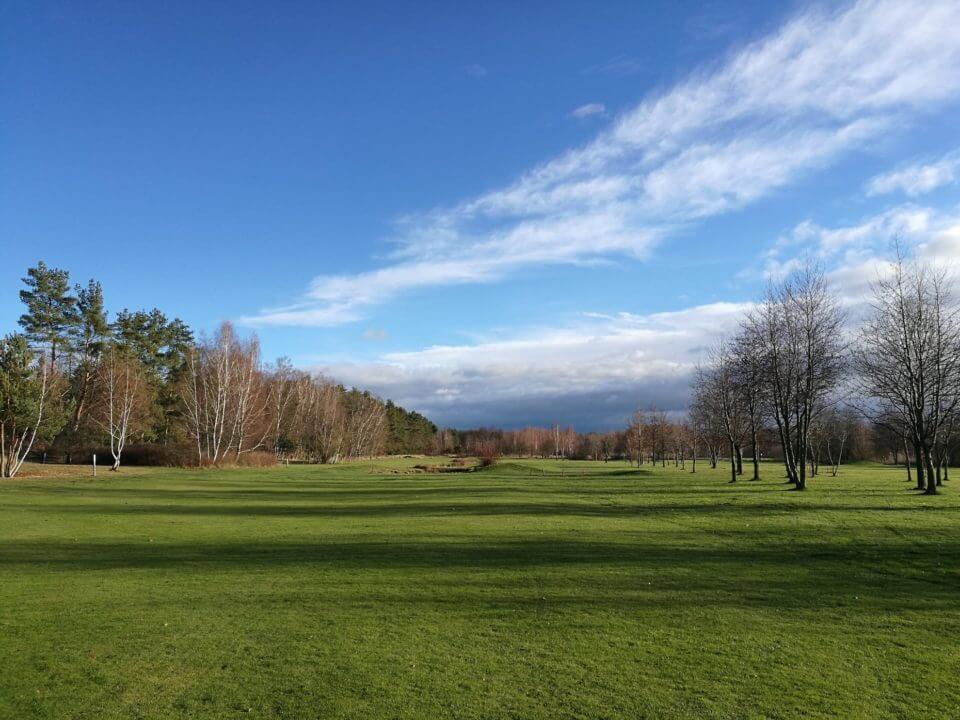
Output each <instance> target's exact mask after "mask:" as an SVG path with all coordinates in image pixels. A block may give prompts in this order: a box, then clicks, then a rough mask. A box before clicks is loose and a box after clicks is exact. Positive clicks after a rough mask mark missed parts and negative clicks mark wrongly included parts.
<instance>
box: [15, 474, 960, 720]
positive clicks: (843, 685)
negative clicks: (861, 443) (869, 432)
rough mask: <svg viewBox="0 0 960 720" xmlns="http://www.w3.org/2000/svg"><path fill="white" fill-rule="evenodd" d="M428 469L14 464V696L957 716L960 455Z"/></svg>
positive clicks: (68, 710) (479, 710) (28, 701)
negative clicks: (80, 470)
mask: <svg viewBox="0 0 960 720" xmlns="http://www.w3.org/2000/svg"><path fill="white" fill-rule="evenodd" d="M415 462H422V461H416V460H397V461H389V462H387V461H381V462H371V463H359V464H355V465H349V466H339V467H338V466H331V467H292V466H291V467H289V468H276V469H268V470H254V469H247V470H226V471H166V470H164V471H157V470H154V471H150V472H146V471H141V472H138V471H137V470H136V469H126V470H124V471H122V472H121V473H120V474H119V475H111V474H110V473H101V476H100V477H99V478H97V479H96V480H94V479H93V478H76V479H70V478H43V479H35V480H29V479H24V480H13V481H4V482H3V483H2V484H0V718H11V719H17V720H21V719H25V718H56V719H57V720H62V719H64V718H91V719H95V720H103V719H106V718H204V719H208V718H240V717H254V718H358V719H363V720H369V719H370V718H426V719H432V718H551V719H553V718H630V719H631V720H633V719H636V718H642V717H649V718H659V717H670V718H741V717H751V718H788V717H839V718H879V717H896V718H907V717H910V718H923V719H924V720H927V719H930V718H956V717H960V475H958V479H957V480H954V481H952V482H951V483H948V484H947V487H945V489H944V492H943V494H941V495H939V496H937V497H924V496H919V495H917V494H916V493H915V492H913V491H911V490H910V489H909V488H910V486H909V485H908V484H907V483H906V482H905V479H904V476H903V471H902V470H898V469H892V468H880V467H872V466H871V467H857V468H845V469H843V471H842V475H841V477H839V478H837V479H832V478H828V477H819V478H815V479H813V480H812V481H811V483H810V484H811V487H810V490H809V491H808V492H807V493H796V492H790V491H788V490H786V488H785V486H784V485H783V484H782V481H781V480H780V472H779V469H778V468H777V467H775V466H772V465H771V466H769V467H766V468H765V472H766V474H767V476H768V478H769V479H768V480H765V481H763V482H761V483H750V482H746V481H742V482H740V483H737V484H736V485H728V484H727V482H726V481H727V475H726V472H725V471H724V469H723V468H720V469H718V470H715V471H710V470H709V469H708V468H707V467H706V466H705V464H702V465H701V469H700V470H699V472H698V473H697V474H696V475H690V474H689V472H683V471H678V470H673V469H672V468H667V469H660V468H657V469H649V468H647V469H644V470H642V471H638V470H637V469H636V468H633V469H631V468H628V467H627V466H626V465H625V464H623V463H610V464H604V463H575V462H536V461H523V462H516V461H505V462H503V463H501V464H500V465H499V466H497V467H496V468H494V469H492V470H486V471H481V472H475V473H469V474H443V475H441V474H404V473H403V472H398V470H403V469H404V468H409V467H410V466H412V465H413V463H415ZM954 485H955V487H954Z"/></svg>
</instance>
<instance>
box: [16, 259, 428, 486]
mask: <svg viewBox="0 0 960 720" xmlns="http://www.w3.org/2000/svg"><path fill="white" fill-rule="evenodd" d="M23 282H24V287H23V289H22V290H21V291H20V299H21V301H22V302H23V305H24V312H23V315H22V316H21V317H20V321H19V325H20V332H17V333H11V334H9V335H7V336H6V337H4V338H3V339H2V340H0V471H2V475H3V477H12V476H14V475H16V473H17V471H18V470H19V469H20V467H21V465H22V464H23V462H24V461H25V460H27V459H28V458H31V457H33V458H38V459H44V460H49V461H53V460H63V461H66V462H83V463H87V462H90V460H91V456H92V455H93V454H95V453H96V454H98V455H99V457H100V458H102V459H103V460H107V459H108V460H109V462H110V464H111V465H112V467H113V469H117V468H119V467H120V463H121V460H123V461H125V462H138V463H149V464H169V465H173V464H177V465H188V464H192V465H223V464H243V463H267V462H271V463H272V462H276V461H277V459H287V460H290V459H293V460H302V461H309V462H335V461H338V460H342V459H350V458H358V457H368V456H372V455H378V454H382V453H384V452H394V453H419V452H426V451H428V450H429V449H430V448H431V447H432V444H433V442H434V434H435V432H436V427H434V425H433V424H432V423H430V421H429V420H427V419H426V418H424V417H423V416H421V415H419V414H417V413H413V412H407V411H406V410H404V409H403V408H401V407H398V406H396V405H394V404H393V403H390V402H384V401H382V400H381V399H380V398H377V397H375V396H373V395H371V394H370V393H368V392H363V391H360V390H356V389H347V388H344V387H343V386H341V385H337V384H336V383H334V382H332V381H330V380H327V379H325V378H322V377H318V376H315V375H311V374H308V373H305V372H302V371H299V370H296V369H294V368H293V367H292V366H291V365H290V363H289V362H288V361H286V360H279V361H277V362H276V363H274V364H272V365H268V364H264V363H263V362H262V360H261V357H260V348H259V344H258V342H257V340H256V338H255V337H251V338H241V337H240V336H238V335H237V333H236V332H235V331H234V329H233V327H232V326H231V325H230V324H229V323H224V324H223V325H222V326H221V327H220V328H219V329H218V330H217V332H216V333H215V334H214V335H213V336H211V337H199V338H198V337H195V336H194V333H193V332H192V331H191V329H190V328H189V327H187V325H186V324H185V323H184V322H183V321H182V320H180V319H178V318H172V319H171V318H168V317H167V316H166V315H165V314H164V313H163V312H162V311H161V310H159V309H153V310H135V311H131V310H126V309H124V310H121V311H120V312H118V313H116V314H115V315H114V317H113V318H112V319H110V317H109V315H108V312H107V310H106V306H105V303H104V293H103V289H102V287H101V286H100V283H98V282H96V281H95V280H90V281H89V282H88V283H87V284H86V285H76V286H71V284H70V277H69V274H68V273H67V271H65V270H61V269H58V268H52V267H48V266H47V265H45V264H44V263H42V262H41V263H38V264H37V266H36V267H32V268H30V269H29V270H28V271H27V275H26V277H25V278H24V279H23Z"/></svg>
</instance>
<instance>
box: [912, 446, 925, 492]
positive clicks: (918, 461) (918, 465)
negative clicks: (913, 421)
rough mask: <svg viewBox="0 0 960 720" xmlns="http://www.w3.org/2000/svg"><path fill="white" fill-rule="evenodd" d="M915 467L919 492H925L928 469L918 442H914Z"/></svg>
mask: <svg viewBox="0 0 960 720" xmlns="http://www.w3.org/2000/svg"><path fill="white" fill-rule="evenodd" d="M913 465H914V468H915V469H916V471H917V490H923V489H924V488H926V479H925V478H924V475H925V473H924V470H926V468H925V467H924V464H923V451H922V450H921V449H920V443H918V442H917V441H916V440H914V442H913Z"/></svg>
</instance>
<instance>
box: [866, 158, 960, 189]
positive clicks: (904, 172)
mask: <svg viewBox="0 0 960 720" xmlns="http://www.w3.org/2000/svg"><path fill="white" fill-rule="evenodd" d="M958 180H960V150H954V151H953V152H950V153H947V154H946V155H945V156H943V157H942V158H940V159H939V160H937V161H935V162H931V163H916V164H913V165H909V166H907V167H904V168H901V169H899V170H893V171H892V172H888V173H884V174H882V175H877V176H876V177H874V178H872V179H871V180H870V182H869V183H867V195H868V196H869V197H872V196H875V195H886V194H888V193H894V192H901V193H903V194H905V195H907V196H909V197H917V196H919V195H923V194H925V193H928V192H930V191H932V190H936V189H937V188H938V187H942V186H943V185H950V184H952V183H954V182H957V181H958Z"/></svg>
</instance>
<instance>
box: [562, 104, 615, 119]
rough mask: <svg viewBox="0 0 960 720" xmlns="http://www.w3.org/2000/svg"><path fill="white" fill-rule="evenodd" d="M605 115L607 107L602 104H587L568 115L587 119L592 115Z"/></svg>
mask: <svg viewBox="0 0 960 720" xmlns="http://www.w3.org/2000/svg"><path fill="white" fill-rule="evenodd" d="M606 113H607V106H606V105H604V104H603V103H587V104H586V105H581V106H580V107H578V108H577V109H576V110H574V111H573V112H572V113H570V114H571V115H573V116H574V117H575V118H588V117H593V116H594V115H605V114H606Z"/></svg>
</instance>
